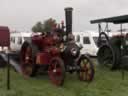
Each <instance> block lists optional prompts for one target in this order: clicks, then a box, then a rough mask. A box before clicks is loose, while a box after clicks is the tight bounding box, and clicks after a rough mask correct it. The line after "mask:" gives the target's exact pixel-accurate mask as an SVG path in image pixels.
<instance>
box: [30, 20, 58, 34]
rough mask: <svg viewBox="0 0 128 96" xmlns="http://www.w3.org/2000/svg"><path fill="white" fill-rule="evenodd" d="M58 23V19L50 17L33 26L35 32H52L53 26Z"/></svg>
mask: <svg viewBox="0 0 128 96" xmlns="http://www.w3.org/2000/svg"><path fill="white" fill-rule="evenodd" d="M55 25H56V20H54V19H52V18H49V19H47V20H45V21H44V23H43V24H42V23H41V22H37V23H36V24H35V25H34V26H33V27H32V31H33V32H51V31H52V28H53V26H55Z"/></svg>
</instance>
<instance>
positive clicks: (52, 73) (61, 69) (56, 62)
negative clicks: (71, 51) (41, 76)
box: [48, 57, 65, 86]
mask: <svg viewBox="0 0 128 96" xmlns="http://www.w3.org/2000/svg"><path fill="white" fill-rule="evenodd" d="M48 74H49V78H50V80H51V82H52V83H53V84H55V85H57V86H61V85H63V82H64V77H65V66H64V62H63V60H62V59H61V58H59V57H53V58H52V59H51V61H50V64H49V68H48Z"/></svg>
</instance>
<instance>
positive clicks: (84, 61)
mask: <svg viewBox="0 0 128 96" xmlns="http://www.w3.org/2000/svg"><path fill="white" fill-rule="evenodd" d="M78 64H79V66H80V71H79V72H78V76H79V79H80V80H81V81H88V82H90V81H92V80H93V78H94V66H93V63H92V61H91V60H90V58H89V57H87V56H81V58H80V59H79V61H78Z"/></svg>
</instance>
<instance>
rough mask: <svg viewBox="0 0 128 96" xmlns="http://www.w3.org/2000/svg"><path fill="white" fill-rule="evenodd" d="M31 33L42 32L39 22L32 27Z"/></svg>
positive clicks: (41, 25)
mask: <svg viewBox="0 0 128 96" xmlns="http://www.w3.org/2000/svg"><path fill="white" fill-rule="evenodd" d="M32 31H33V32H43V24H42V23H41V22H40V21H39V22H37V23H36V24H35V25H34V26H33V27H32Z"/></svg>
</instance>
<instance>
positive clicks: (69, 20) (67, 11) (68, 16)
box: [65, 7, 73, 35]
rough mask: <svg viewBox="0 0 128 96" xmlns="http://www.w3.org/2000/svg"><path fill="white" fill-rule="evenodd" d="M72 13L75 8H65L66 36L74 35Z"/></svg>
mask: <svg viewBox="0 0 128 96" xmlns="http://www.w3.org/2000/svg"><path fill="white" fill-rule="evenodd" d="M72 11H73V8H71V7H67V8H65V19H66V35H68V34H69V33H72Z"/></svg>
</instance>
